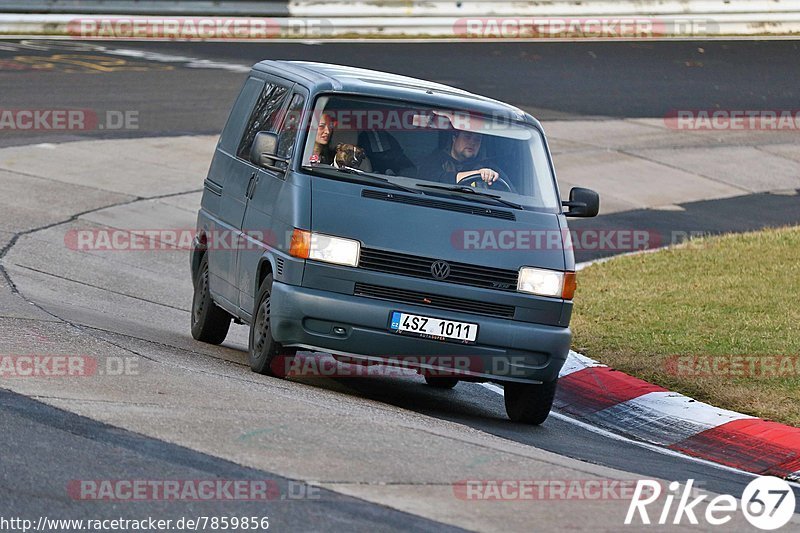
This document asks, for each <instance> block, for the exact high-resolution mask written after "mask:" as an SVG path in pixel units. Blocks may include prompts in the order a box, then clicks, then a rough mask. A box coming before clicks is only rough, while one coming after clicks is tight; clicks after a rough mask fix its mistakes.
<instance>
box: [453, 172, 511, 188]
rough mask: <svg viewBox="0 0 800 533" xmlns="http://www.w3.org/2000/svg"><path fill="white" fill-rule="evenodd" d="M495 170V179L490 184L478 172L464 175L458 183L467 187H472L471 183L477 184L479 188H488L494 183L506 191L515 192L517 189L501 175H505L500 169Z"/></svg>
mask: <svg viewBox="0 0 800 533" xmlns="http://www.w3.org/2000/svg"><path fill="white" fill-rule="evenodd" d="M495 172H497V179H496V180H495V181H494V183H492V185H489V184H487V183H486V182H485V181H483V179H482V178H481V175H480V173H478V172H476V173H475V174H470V175H469V176H467V177H465V178H464V179H462V180H461V181H459V182H458V184H459V185H465V186H467V187H472V185H473V184H475V185H477V186H478V188H479V189H489V188H490V187H492V186H494V185H495V184H498V183H499V184H500V185H502V186H503V187H504V188H505V190H506V191H508V192H513V193H516V192H517V191H516V190H515V189H514V187H513V185H511V184H510V183H509V182H508V180H506V179H505V178H504V177H503V176H504V175H505V174H504V173H503V171H502V170H498V171H495Z"/></svg>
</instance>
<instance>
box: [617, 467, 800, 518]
mask: <svg viewBox="0 0 800 533" xmlns="http://www.w3.org/2000/svg"><path fill="white" fill-rule="evenodd" d="M693 484H694V480H693V479H690V480H688V481H687V482H686V484H685V485H684V486H683V489H681V484H680V483H678V482H677V481H673V482H672V483H670V484H669V490H668V492H667V494H666V498H665V499H664V505H663V507H662V508H661V509H660V512H658V509H657V508H656V509H652V508H651V509H649V510H650V511H656V512H657V514H656V515H655V516H653V522H654V523H656V524H659V525H666V524H674V525H679V524H685V522H684V518H685V519H686V521H687V522H688V523H689V524H691V525H698V524H700V521H699V520H698V517H699V518H701V519H705V523H706V524H709V525H712V526H722V525H725V524H727V523H728V522H730V521H731V519H732V518H733V516H734V514H735V513H736V511H737V509H738V508H739V503H740V502H738V501H737V500H736V498H734V497H733V496H731V495H729V494H722V495H719V496H716V497H714V498H712V499H711V500H709V501H707V502H706V503H705V513H702V514H701V512H700V509H698V507H699V506H700V504H701V503H703V502H704V501H705V500H706V498H708V497H709V495H708V494H700V495H699V496H698V495H693V494H692V486H693ZM661 495H662V494H661V484H660V483H658V482H657V481H653V480H649V479H643V480H639V481H638V482H637V484H636V489H635V490H634V493H633V497H632V498H631V504H630V506H629V507H628V514H627V515H626V516H625V525H631V524H636V523H639V522H641V523H642V524H645V525H650V524H651V523H653V522H651V517H650V515H649V514H648V506H649V505H650V504H653V503H654V502H656V501H657V500H659V498H660V497H661ZM676 499H677V500H678V501H677V504H676V505H675V507H674V511H673V504H674V503H675V500H676ZM654 507H656V506H654ZM741 511H742V514H743V515H744V517H745V518H746V519H747V521H748V522H750V524H751V525H753V526H754V527H756V528H758V529H761V530H765V531H772V530H775V529H778V528H781V527H783V526H785V525H786V524H788V523H789V520H791V519H792V516H793V515H794V511H795V495H794V492H793V491H792V487H791V485H789V483H787V482H786V481H784V480H782V479H780V478H777V477H771V476H761V477H758V478H755V479H754V480H753V481H751V482H750V483H749V484H748V485H747V487H745V489H744V492H742V498H741Z"/></svg>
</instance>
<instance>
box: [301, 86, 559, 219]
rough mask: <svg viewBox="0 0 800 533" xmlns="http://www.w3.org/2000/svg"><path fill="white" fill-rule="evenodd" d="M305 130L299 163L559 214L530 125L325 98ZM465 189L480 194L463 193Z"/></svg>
mask: <svg viewBox="0 0 800 533" xmlns="http://www.w3.org/2000/svg"><path fill="white" fill-rule="evenodd" d="M309 131H310V134H309V135H308V136H307V138H306V143H305V148H304V151H303V159H302V162H301V165H302V166H321V167H333V168H343V169H345V170H347V169H358V170H360V171H363V172H369V173H372V174H377V175H380V176H382V177H385V178H387V179H388V180H389V181H390V182H392V183H394V184H396V185H400V186H403V187H409V188H415V189H418V190H420V191H421V192H424V193H425V194H439V195H445V196H446V195H458V197H459V199H463V200H467V201H470V200H471V199H473V200H474V201H477V200H478V199H479V198H480V197H482V196H484V194H486V195H493V196H495V197H497V198H501V199H502V200H504V201H505V202H506V204H507V205H515V204H517V205H518V206H523V207H524V208H530V209H535V210H543V211H547V212H559V211H560V201H559V199H558V195H557V192H556V187H555V180H554V177H553V174H552V172H551V169H550V164H549V161H548V158H547V152H546V150H545V145H544V139H543V138H542V134H541V133H540V132H539V130H538V129H536V128H534V127H533V126H530V125H527V124H522V123H518V122H514V121H509V120H508V119H503V118H500V119H496V118H492V117H488V116H486V115H481V114H478V113H475V112H472V111H468V110H453V109H442V108H434V107H430V106H425V105H417V104H413V103H408V102H397V101H389V100H383V99H377V98H366V97H356V96H338V95H337V96H327V95H326V96H320V97H319V98H318V99H317V101H316V103H315V106H314V113H313V116H312V118H311V123H310V125H309ZM326 174H327V173H320V174H317V176H320V177H321V179H325V178H324V177H323V176H325V175H326ZM464 187H470V188H472V189H473V191H474V192H478V193H482V194H480V195H474V194H473V195H468V194H462V193H463V192H464V191H463V188H464ZM473 191H470V190H467V191H466V192H473Z"/></svg>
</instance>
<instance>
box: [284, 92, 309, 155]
mask: <svg viewBox="0 0 800 533" xmlns="http://www.w3.org/2000/svg"><path fill="white" fill-rule="evenodd" d="M305 103H306V99H305V97H304V96H303V95H301V94H295V95H294V96H293V97H292V101H291V102H290V103H289V109H288V110H287V111H286V120H284V121H283V129H282V130H281V134H280V137H279V139H278V155H279V156H281V157H285V158H287V159H288V158H290V157H292V152H293V151H294V143H295V141H296V140H297V131H298V128H299V126H300V119H301V118H302V117H301V115H302V114H303V106H304V105H305Z"/></svg>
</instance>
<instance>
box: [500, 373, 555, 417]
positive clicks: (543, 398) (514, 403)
mask: <svg viewBox="0 0 800 533" xmlns="http://www.w3.org/2000/svg"><path fill="white" fill-rule="evenodd" d="M557 384H558V380H557V379H556V380H554V381H550V382H547V383H542V384H541V385H535V384H531V383H506V384H504V386H503V389H504V390H503V395H504V396H505V400H506V413H507V414H508V418H510V419H511V420H513V421H514V422H521V423H523V424H532V425H534V426H538V425H539V424H541V423H542V422H544V421H545V420H547V415H549V414H550V409H551V408H552V407H553V400H554V399H555V397H556V386H557Z"/></svg>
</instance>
